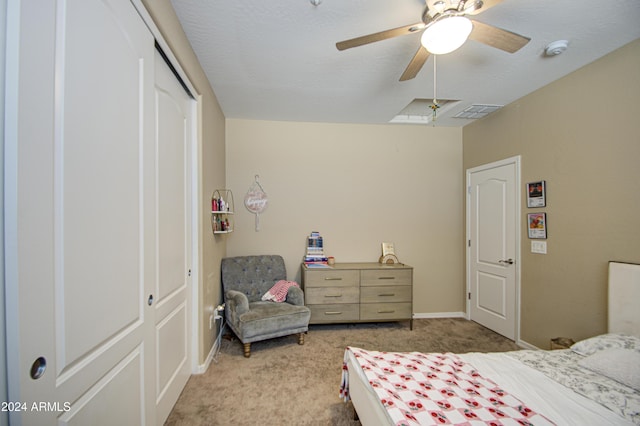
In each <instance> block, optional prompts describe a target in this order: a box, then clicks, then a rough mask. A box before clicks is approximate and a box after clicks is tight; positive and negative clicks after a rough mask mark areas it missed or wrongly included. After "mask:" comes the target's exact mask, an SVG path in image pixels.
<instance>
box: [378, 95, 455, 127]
mask: <svg viewBox="0 0 640 426" xmlns="http://www.w3.org/2000/svg"><path fill="white" fill-rule="evenodd" d="M458 102H459V101H457V100H451V99H438V106H439V108H438V109H437V115H440V114H442V113H443V112H445V111H447V110H448V109H450V108H451V107H453V106H454V105H456V104H457V103H458ZM431 105H433V99H414V100H413V101H411V103H410V104H409V105H407V106H406V107H404V109H403V110H402V111H400V112H399V113H398V115H396V116H395V117H393V119H391V121H389V123H408V124H427V123H431V122H432V121H433V109H432V108H431ZM437 115H436V122H437V121H438V118H437Z"/></svg>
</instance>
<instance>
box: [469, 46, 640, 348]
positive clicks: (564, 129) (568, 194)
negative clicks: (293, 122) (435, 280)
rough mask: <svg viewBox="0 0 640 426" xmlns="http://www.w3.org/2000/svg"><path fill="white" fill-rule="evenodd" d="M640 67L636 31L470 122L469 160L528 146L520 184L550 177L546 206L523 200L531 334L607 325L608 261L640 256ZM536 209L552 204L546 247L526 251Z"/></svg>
mask: <svg viewBox="0 0 640 426" xmlns="http://www.w3.org/2000/svg"><path fill="white" fill-rule="evenodd" d="M566 54H571V52H570V51H569V52H567V53H566ZM549 60H562V56H559V57H557V58H552V59H549ZM639 76H640V41H635V42H633V43H631V44H629V45H627V46H625V47H623V48H622V49H620V50H618V51H616V52H613V53H612V54H610V55H608V56H606V57H604V58H602V59H600V60H598V61H596V62H594V63H592V64H590V65H588V66H586V67H584V68H582V69H580V70H578V71H576V72H574V73H572V74H570V75H568V76H566V77H565V78H563V79H561V80H558V81H556V82H554V83H552V84H550V85H548V86H546V87H544V88H542V89H540V90H538V91H536V92H534V93H532V94H530V95H528V96H526V97H524V98H522V99H520V100H518V101H516V102H514V103H513V104H510V105H508V106H507V107H505V108H503V109H502V110H500V111H498V112H496V113H494V114H492V115H490V116H488V117H487V118H486V119H484V120H482V121H478V122H476V123H474V124H471V125H469V126H466V127H465V128H464V131H463V140H464V169H465V170H466V169H468V168H470V167H474V166H477V165H481V164H485V163H488V162H492V161H496V160H499V159H503V158H507V157H511V156H514V155H522V182H523V188H522V189H523V194H524V185H525V184H526V183H527V182H532V181H536V180H546V184H547V192H548V193H547V206H546V207H545V208H538V209H529V208H527V207H526V197H525V196H523V202H522V217H521V220H522V230H523V231H522V264H521V268H522V305H521V311H522V312H521V322H522V324H521V339H522V340H523V341H525V342H528V343H531V344H533V345H536V346H538V347H542V348H548V345H549V339H550V338H553V337H557V336H567V337H573V338H574V339H582V338H585V337H589V336H592V335H595V334H599V333H602V332H605V331H606V329H607V304H606V303H607V263H608V261H610V260H619V261H628V262H636V263H639V262H640V228H639V227H638V225H637V220H638V217H639V216H640V197H639V196H638V189H639V187H640V166H639V160H640V103H639V102H638V100H639V99H640V77H639ZM536 211H541V212H546V213H547V221H548V233H549V234H548V239H547V244H548V248H547V249H548V254H547V255H540V254H531V252H530V243H531V240H529V239H528V237H527V233H526V232H527V227H526V213H528V212H536Z"/></svg>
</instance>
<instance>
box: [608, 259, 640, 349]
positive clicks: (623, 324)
mask: <svg viewBox="0 0 640 426" xmlns="http://www.w3.org/2000/svg"><path fill="white" fill-rule="evenodd" d="M609 333H624V334H632V335H634V336H638V337H640V265H636V264H633V263H620V262H609Z"/></svg>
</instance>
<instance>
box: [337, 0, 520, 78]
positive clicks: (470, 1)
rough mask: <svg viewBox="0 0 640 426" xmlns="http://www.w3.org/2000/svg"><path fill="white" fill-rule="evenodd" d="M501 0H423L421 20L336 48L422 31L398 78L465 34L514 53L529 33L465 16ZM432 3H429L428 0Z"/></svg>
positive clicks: (447, 49) (407, 75) (459, 41)
mask: <svg viewBox="0 0 640 426" xmlns="http://www.w3.org/2000/svg"><path fill="white" fill-rule="evenodd" d="M501 2H502V0H437V1H435V2H433V1H432V0H426V4H425V7H424V11H423V12H422V22H418V23H415V24H411V25H406V26H404V27H399V28H393V29H390V30H386V31H381V32H378V33H373V34H369V35H365V36H361V37H356V38H352V39H349V40H344V41H341V42H338V43H336V47H337V48H338V50H345V49H351V48H352V47H358V46H362V45H365V44H369V43H374V42H377V41H382V40H386V39H390V38H393V37H398V36H402V35H407V34H412V33H415V32H418V31H423V34H422V40H421V45H420V47H419V48H418V51H417V52H416V54H415V55H414V56H413V59H411V62H409V65H407V68H406V69H405V70H404V73H403V74H402V76H401V77H400V81H405V80H410V79H412V78H414V77H415V76H416V75H417V74H418V72H419V71H420V69H421V68H422V66H423V65H424V63H425V62H426V61H427V58H429V55H430V54H432V53H433V54H445V53H449V52H452V51H454V50H455V49H457V48H458V47H460V46H462V44H464V42H465V41H466V40H467V38H470V39H471V40H475V41H479V42H480V43H484V44H486V45H488V46H491V47H495V48H497V49H500V50H504V51H505V52H509V53H514V52H517V51H518V50H520V49H521V48H522V47H523V46H524V45H526V44H527V43H528V42H529V40H531V39H530V38H529V37H525V36H522V35H520V34H516V33H513V32H511V31H507V30H503V29H502V28H498V27H494V26H492V25H489V24H484V23H482V22H479V21H475V20H471V19H469V18H467V15H477V14H479V13H481V12H484V11H485V10H487V9H489V8H491V7H493V6H495V5H497V4H499V3H501ZM430 3H432V5H431V7H429V4H430Z"/></svg>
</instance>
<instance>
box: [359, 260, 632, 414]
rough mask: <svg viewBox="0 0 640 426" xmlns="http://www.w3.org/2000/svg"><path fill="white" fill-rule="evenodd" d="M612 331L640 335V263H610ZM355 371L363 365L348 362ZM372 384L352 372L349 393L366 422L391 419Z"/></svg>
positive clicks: (609, 286) (610, 316) (609, 329)
mask: <svg viewBox="0 0 640 426" xmlns="http://www.w3.org/2000/svg"><path fill="white" fill-rule="evenodd" d="M608 293H609V298H608V309H609V314H608V322H609V323H608V331H609V333H623V334H631V335H634V336H638V337H640V311H639V310H638V309H637V305H638V301H640V265H637V264H630V263H621V262H609V284H608ZM347 367H348V369H349V370H351V371H355V369H358V368H359V366H357V365H352V364H351V359H350V360H349V361H348V363H347ZM368 387H369V383H368V382H366V381H363V380H362V379H361V377H360V375H359V374H350V375H349V395H350V398H351V401H352V403H353V407H354V409H355V411H356V413H355V415H356V418H358V419H359V420H360V423H361V424H362V425H365V426H368V425H380V424H382V423H383V420H382V419H386V418H387V413H386V410H385V408H384V407H383V406H382V404H381V403H380V401H379V400H378V399H377V397H375V395H374V394H373V393H372V392H371V391H370V390H369V389H368Z"/></svg>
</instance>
